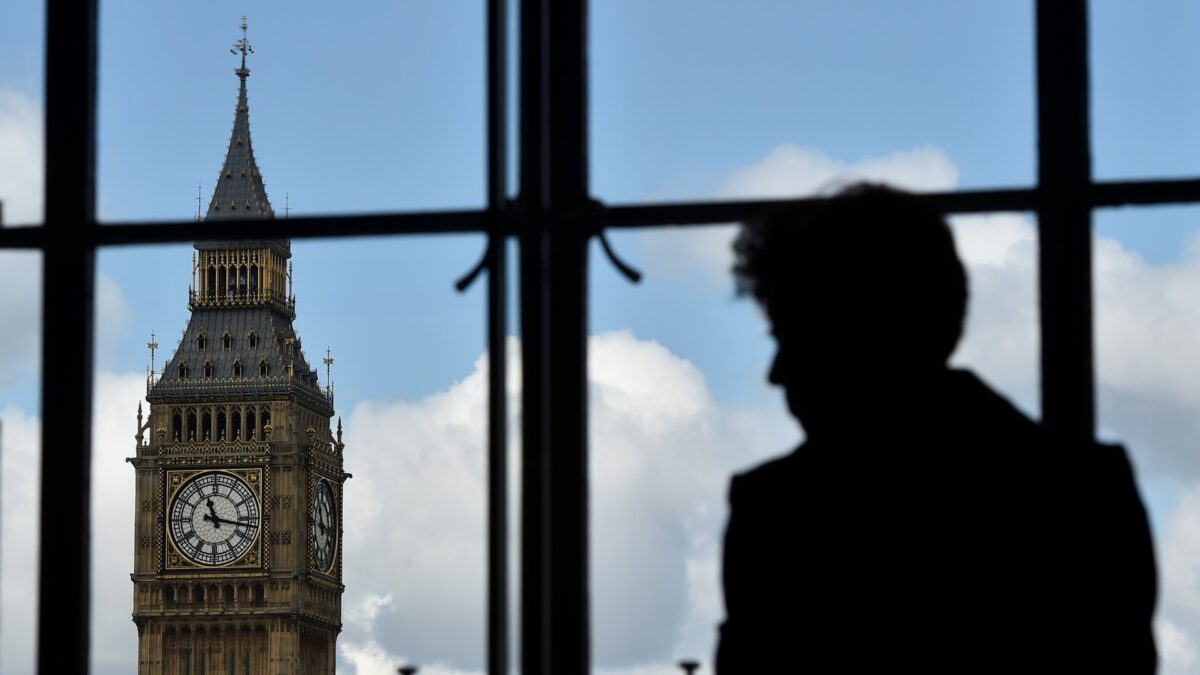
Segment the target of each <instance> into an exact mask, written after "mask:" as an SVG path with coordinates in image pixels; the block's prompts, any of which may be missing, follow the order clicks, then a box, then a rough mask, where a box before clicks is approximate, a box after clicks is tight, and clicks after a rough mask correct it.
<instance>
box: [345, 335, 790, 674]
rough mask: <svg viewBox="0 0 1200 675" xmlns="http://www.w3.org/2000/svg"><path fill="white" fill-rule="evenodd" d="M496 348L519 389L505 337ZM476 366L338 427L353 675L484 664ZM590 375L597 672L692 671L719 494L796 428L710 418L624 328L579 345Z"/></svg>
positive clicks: (672, 363) (515, 404) (701, 386)
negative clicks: (684, 665) (502, 349)
mask: <svg viewBox="0 0 1200 675" xmlns="http://www.w3.org/2000/svg"><path fill="white" fill-rule="evenodd" d="M509 348H510V352H511V354H510V358H509V361H510V363H512V364H513V369H514V370H513V372H512V373H510V378H509V379H510V382H513V383H517V382H519V376H520V373H519V367H520V365H519V351H518V344H517V343H516V342H515V340H514V341H512V342H510V347H509ZM487 368H488V362H487V358H486V356H484V357H481V358H480V359H479V360H478V361H477V362H476V364H475V368H474V370H473V372H471V373H470V374H469V375H468V376H467V377H465V378H464V379H463V380H461V381H459V382H457V383H455V384H454V385H453V386H452V387H450V388H449V389H447V390H446V391H444V392H441V393H438V394H436V395H434V396H431V397H428V398H426V399H423V400H421V401H418V402H395V403H378V402H366V403H361V404H359V405H358V406H356V407H355V409H354V410H353V412H352V413H351V415H350V416H349V420H348V423H347V425H346V429H347V443H348V445H347V464H348V470H350V471H352V472H353V473H354V474H355V477H354V478H353V479H352V480H351V481H350V483H349V484H348V487H347V489H346V496H345V499H346V507H345V508H346V519H347V522H348V523H351V522H353V523H354V527H353V528H349V527H348V528H347V532H346V568H345V573H346V579H347V592H346V599H345V605H346V607H347V608H348V611H347V613H346V618H347V622H346V623H347V628H346V632H345V633H344V637H343V638H342V640H341V648H340V651H341V658H342V660H343V663H344V664H345V665H346V666H347V667H348V668H350V669H352V670H350V672H357V673H372V672H376V671H377V669H379V668H383V667H385V666H386V665H387V664H396V663H399V662H400V661H401V658H400V656H399V655H401V654H403V655H405V657H407V658H409V659H412V660H413V661H414V662H416V663H420V664H429V665H430V666H432V667H435V668H438V669H444V670H446V671H447V672H451V671H453V672H458V671H469V670H478V669H480V668H481V667H482V662H483V654H482V647H483V638H484V629H485V626H484V623H483V621H484V618H483V617H484V600H485V596H484V591H485V588H484V581H485V574H486V568H485V562H484V555H485V549H484V546H485V541H486V539H485V537H486V532H485V529H484V528H485V525H484V523H485V511H484V509H485V504H484V499H485V494H486V493H485V470H486V467H485V464H484V461H483V457H484V443H485V439H486V435H485V434H486V385H487ZM589 374H590V383H589V396H590V399H591V400H590V410H591V422H590V424H591V429H590V431H591V448H592V453H593V454H592V461H591V472H592V494H591V499H592V514H593V521H592V526H593V530H592V570H593V578H592V597H593V601H594V604H593V636H594V644H593V652H594V656H595V662H596V663H597V665H598V666H599V667H603V668H608V669H610V670H612V669H623V670H629V669H632V670H630V671H629V672H636V670H637V669H638V668H655V667H658V666H655V665H653V664H658V663H661V662H663V661H664V660H665V661H667V662H671V661H673V660H674V659H676V658H677V657H678V656H679V655H686V656H693V657H696V656H698V657H700V658H707V657H708V652H709V651H710V649H711V642H712V636H713V631H714V630H715V626H716V623H717V621H718V620H719V618H720V603H719V581H718V575H717V566H716V556H717V551H718V547H717V544H718V533H719V531H720V528H721V527H722V524H723V522H724V484H725V481H726V480H727V478H728V474H729V472H730V471H731V470H732V469H734V468H738V467H741V466H744V465H745V464H747V463H752V462H753V461H755V460H757V459H760V458H763V457H765V456H767V455H770V454H774V453H778V452H780V451H782V450H785V449H786V448H787V446H788V444H789V443H791V442H794V440H795V435H796V432H795V428H794V426H793V425H792V424H791V423H790V422H789V421H787V420H784V419H777V418H776V419H772V418H769V417H768V416H767V415H764V414H761V413H757V412H754V411H746V410H736V409H730V408H728V407H726V406H723V405H721V404H720V403H718V402H717V401H716V400H715V399H714V397H713V396H712V393H711V391H710V390H709V387H708V384H707V382H706V381H705V379H704V376H703V374H702V373H701V372H700V371H699V369H697V368H696V367H695V365H693V364H692V363H690V362H688V361H687V360H685V359H681V358H679V357H678V356H676V355H674V354H672V353H671V352H670V351H669V350H668V349H666V348H665V347H664V346H662V345H660V344H658V343H655V342H653V341H648V340H640V339H638V338H637V337H636V336H634V335H633V334H632V333H630V332H628V331H621V332H613V333H606V334H603V335H597V336H594V337H592V338H591V340H590V342H589ZM510 393H511V394H513V396H512V398H511V401H510V405H511V406H512V409H513V410H514V411H518V409H519V398H518V397H516V396H515V394H516V393H517V392H516V389H514V390H513V391H512V392H510ZM518 414H519V413H518ZM392 668H393V669H394V665H392ZM423 672H424V666H423Z"/></svg>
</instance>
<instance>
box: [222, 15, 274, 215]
mask: <svg viewBox="0 0 1200 675" xmlns="http://www.w3.org/2000/svg"><path fill="white" fill-rule="evenodd" d="M231 51H232V52H233V53H234V54H237V53H238V52H241V55H242V66H241V67H240V68H238V69H236V70H235V71H234V72H235V73H236V74H237V76H238V80H239V81H240V84H239V86H238V100H237V109H236V111H235V112H234V115H233V132H232V133H231V134H230V137H229V150H228V151H227V152H226V153H225V164H224V165H223V166H222V167H221V174H220V175H219V176H217V187H216V189H214V190H213V196H212V201H210V202H209V204H208V214H207V215H206V216H205V220H225V219H245V218H274V217H275V210H274V209H272V208H271V202H270V201H269V200H268V199H267V190H266V186H264V185H263V180H262V173H261V172H259V170H258V164H257V163H256V162H255V161H254V145H253V143H251V142H250V104H249V102H248V100H247V97H246V78H248V77H250V69H249V68H247V67H246V55H247V54H253V53H254V49H253V48H251V46H250V42H249V41H248V40H247V39H246V17H242V39H241V40H238V41H237V42H236V43H234V45H233V49H232V50H231Z"/></svg>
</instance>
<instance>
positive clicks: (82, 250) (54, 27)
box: [37, 0, 97, 675]
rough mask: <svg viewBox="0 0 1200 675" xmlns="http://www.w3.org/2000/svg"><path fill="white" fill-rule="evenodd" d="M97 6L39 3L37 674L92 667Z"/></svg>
mask: <svg viewBox="0 0 1200 675" xmlns="http://www.w3.org/2000/svg"><path fill="white" fill-rule="evenodd" d="M96 30H97V26H96V0H79V1H77V2H69V1H67V0H48V1H47V3H46V169H45V171H46V174H45V186H46V187H45V200H46V222H45V225H44V226H43V228H44V230H45V235H46V237H47V239H46V241H45V246H44V249H43V250H44V253H45V257H44V258H43V265H42V271H43V275H44V277H43V282H42V291H43V295H42V371H41V375H42V409H41V416H42V429H41V439H42V448H41V451H42V462H41V464H42V466H41V504H40V511H41V515H40V519H39V529H40V532H41V537H40V540H39V541H40V548H39V559H38V616H37V669H38V672H39V673H44V674H47V675H49V674H51V673H53V674H55V675H61V674H64V673H86V672H87V669H88V621H89V620H90V618H91V615H90V612H89V606H90V599H91V592H90V588H89V579H90V577H89V566H90V562H91V555H90V541H89V539H90V527H91V480H90V476H89V471H90V470H91V451H92V442H91V441H92V439H91V431H92V410H91V405H92V330H93V323H92V319H93V304H94V302H93V299H94V296H93V286H94V283H95V274H94V264H95V249H94V248H93V247H92V246H91V244H90V239H91V238H90V236H89V234H88V231H89V230H90V229H91V228H93V227H94V225H95V222H94V219H95V190H94V185H95V151H96V142H95V141H96V136H95V132H96V124H95V122H96V117H95V114H96Z"/></svg>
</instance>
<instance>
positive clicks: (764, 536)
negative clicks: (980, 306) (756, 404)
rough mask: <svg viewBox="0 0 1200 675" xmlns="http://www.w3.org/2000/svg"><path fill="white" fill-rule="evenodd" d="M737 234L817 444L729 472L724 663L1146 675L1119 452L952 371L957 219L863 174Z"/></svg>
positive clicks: (959, 279) (1135, 537)
mask: <svg viewBox="0 0 1200 675" xmlns="http://www.w3.org/2000/svg"><path fill="white" fill-rule="evenodd" d="M734 249H735V251H736V253H737V256H738V257H737V263H736V265H735V269H734V271H735V274H736V277H737V281H738V288H739V292H741V293H744V294H750V295H753V297H754V298H755V299H756V300H757V301H758V302H759V303H760V304H761V305H762V307H763V308H764V309H765V310H766V314H767V316H768V318H769V320H770V323H771V325H772V329H773V334H774V336H775V339H776V342H777V344H778V352H777V354H776V356H775V360H774V363H773V364H772V365H771V370H770V381H771V382H772V383H773V384H776V385H779V386H780V387H782V388H783V389H784V391H785V392H786V395H787V403H788V408H789V409H790V410H791V412H792V414H793V415H795V416H796V418H797V419H798V420H799V421H800V423H801V424H802V425H803V427H804V429H805V432H806V435H807V439H806V440H805V442H804V444H803V445H801V446H800V447H799V448H798V449H796V450H795V451H793V452H792V453H791V454H788V455H786V456H784V457H782V458H779V459H776V460H773V461H770V462H767V463H766V464H763V465H761V466H759V467H757V468H754V469H752V470H750V471H748V472H746V473H743V474H740V475H738V476H735V477H734V478H733V480H732V482H731V485H730V491H729V500H730V517H729V525H728V529H727V531H726V533H725V552H724V568H723V575H724V585H725V606H726V620H725V622H724V624H722V626H721V635H720V645H719V647H718V650H717V671H718V673H719V674H720V675H740V674H743V673H745V674H752V675H768V674H774V673H802V672H814V673H898V672H906V673H907V672H912V673H918V674H924V673H956V674H960V673H975V672H1004V673H1035V672H1048V673H1055V674H1060V673H1114V674H1118V673H1151V672H1153V671H1154V669H1155V664H1156V652H1155V647H1154V640H1153V637H1152V635H1151V629H1150V623H1151V617H1152V615H1153V612H1154V603H1155V594H1156V576H1155V566H1154V552H1153V548H1152V544H1151V540H1150V532H1149V528H1148V525H1147V521H1146V514H1145V510H1144V508H1143V506H1142V501H1141V498H1140V497H1139V495H1138V492H1137V488H1136V486H1135V485H1134V481H1133V475H1132V471H1131V469H1130V465H1129V462H1128V460H1127V458H1126V456H1125V451H1124V450H1123V449H1122V448H1121V447H1119V446H1110V445H1101V444H1098V443H1094V442H1092V441H1091V440H1089V439H1083V438H1076V437H1073V436H1070V435H1067V434H1065V433H1059V432H1056V431H1053V430H1051V429H1048V428H1046V427H1044V426H1042V425H1040V424H1038V423H1036V422H1033V421H1031V420H1029V419H1028V418H1027V417H1025V416H1024V415H1023V414H1021V413H1020V412H1018V411H1017V410H1016V408H1014V407H1013V406H1012V405H1011V404H1010V403H1009V402H1008V401H1006V400H1005V399H1004V398H1002V397H1000V396H999V395H997V394H996V393H995V392H993V391H992V390H991V389H989V388H988V387H987V386H986V385H984V384H983V383H982V382H981V381H980V380H979V379H978V378H976V377H975V376H974V375H972V374H971V373H969V372H967V371H963V370H955V369H950V368H948V367H947V366H946V362H947V359H948V358H949V357H950V354H951V352H952V351H953V350H954V347H955V345H956V344H957V342H958V339H959V337H960V335H961V332H962V324H963V317H964V313H965V307H966V300H967V283H966V276H965V273H964V271H963V266H962V264H961V263H960V262H959V259H958V256H957V255H956V253H955V250H954V242H953V239H952V237H951V234H950V230H949V228H948V227H947V225H946V223H945V221H944V220H943V219H942V218H941V217H940V216H939V215H937V214H936V213H933V212H931V211H929V210H927V209H926V208H925V207H924V206H923V205H922V204H921V203H920V202H918V201H917V200H916V199H915V198H913V197H912V196H910V195H908V194H905V193H901V192H898V191H895V190H891V189H888V188H884V187H881V186H873V185H856V186H852V187H850V188H848V189H846V190H844V191H843V192H841V193H840V194H839V195H837V196H835V197H834V198H833V199H832V200H831V201H830V202H829V203H828V204H827V205H825V206H822V207H821V208H819V209H818V210H817V211H815V212H804V211H800V210H798V209H796V210H784V211H782V212H779V213H777V214H776V215H775V216H773V217H771V218H768V219H767V220H765V221H763V222H761V223H756V224H750V225H747V226H745V227H743V229H742V231H741V233H740V235H739V236H738V238H737V240H736V242H735V244H734Z"/></svg>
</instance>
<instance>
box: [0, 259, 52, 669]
mask: <svg viewBox="0 0 1200 675" xmlns="http://www.w3.org/2000/svg"><path fill="white" fill-rule="evenodd" d="M41 289H42V255H41V254H40V253H32V252H12V251H4V252H0V325H3V326H5V330H3V331H0V673H31V672H33V671H34V655H35V653H36V640H37V635H36V632H37V624H36V622H35V621H31V617H34V616H37V611H36V610H37V577H38V574H37V565H38V541H39V533H38V520H39V500H40V499H41V445H42V439H41V430H42V411H41V373H40V371H39V366H40V363H41V352H42V349H41V347H42V345H41V339H42V290H41Z"/></svg>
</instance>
